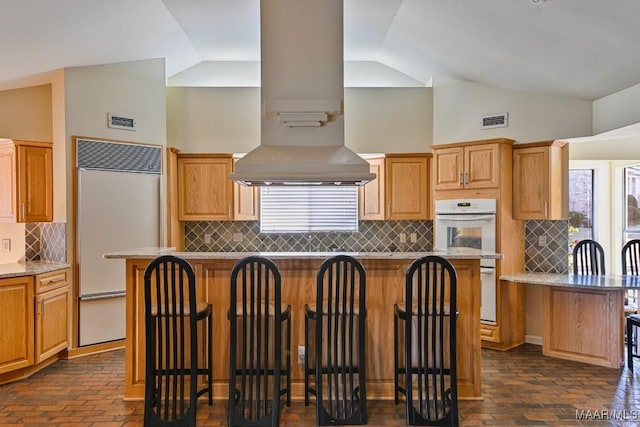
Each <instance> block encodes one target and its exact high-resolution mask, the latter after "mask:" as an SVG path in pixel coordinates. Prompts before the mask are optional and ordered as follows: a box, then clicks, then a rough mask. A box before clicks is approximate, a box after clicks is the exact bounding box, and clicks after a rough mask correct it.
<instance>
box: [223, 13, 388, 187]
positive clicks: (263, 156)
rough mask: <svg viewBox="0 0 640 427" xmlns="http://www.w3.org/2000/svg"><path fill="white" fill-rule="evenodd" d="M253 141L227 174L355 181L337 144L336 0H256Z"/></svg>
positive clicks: (339, 43)
mask: <svg viewBox="0 0 640 427" xmlns="http://www.w3.org/2000/svg"><path fill="white" fill-rule="evenodd" d="M260 34H261V42H260V43H261V55H262V59H261V80H262V83H261V143H260V145H259V146H258V147H257V148H255V149H254V150H252V151H250V152H249V153H247V154H246V155H245V156H244V157H242V158H240V159H239V160H238V161H237V162H236V163H235V166H234V172H233V173H231V174H230V175H229V177H230V178H231V179H232V180H234V181H237V182H239V183H241V184H243V185H251V186H265V185H362V184H365V183H367V182H368V181H371V180H372V179H374V178H375V177H376V175H375V174H374V173H371V172H370V169H369V164H368V163H367V161H366V160H364V159H362V158H361V157H360V156H358V155H357V154H356V153H354V152H353V151H351V150H350V149H348V148H347V147H345V145H344V105H343V98H344V76H343V68H344V65H343V62H344V57H343V3H342V0H320V1H318V0H261V2H260Z"/></svg>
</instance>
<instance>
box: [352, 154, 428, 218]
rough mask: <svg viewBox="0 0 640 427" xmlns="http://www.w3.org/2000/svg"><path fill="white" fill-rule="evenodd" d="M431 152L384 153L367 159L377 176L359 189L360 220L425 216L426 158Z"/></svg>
mask: <svg viewBox="0 0 640 427" xmlns="http://www.w3.org/2000/svg"><path fill="white" fill-rule="evenodd" d="M430 157H431V155H430V154H426V153H418V154H386V155H385V157H384V159H382V158H377V159H368V161H369V164H370V165H371V171H372V172H374V173H376V174H377V175H378V177H377V178H376V179H375V180H373V181H371V182H370V183H368V184H366V185H364V186H363V187H361V188H360V191H359V207H360V219H367V220H426V219H429V214H430V212H429V202H430V200H431V197H430V194H429V160H430Z"/></svg>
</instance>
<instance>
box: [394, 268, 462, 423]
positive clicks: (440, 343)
mask: <svg viewBox="0 0 640 427" xmlns="http://www.w3.org/2000/svg"><path fill="white" fill-rule="evenodd" d="M456 288H457V275H456V271H455V269H454V267H453V266H452V265H451V263H449V261H447V260H446V259H444V258H441V257H438V256H426V257H423V258H420V259H418V260H416V261H414V262H413V263H412V264H411V265H410V266H409V268H408V270H407V273H406V280H405V301H404V303H403V304H394V318H393V326H394V328H393V330H394V346H395V348H394V351H393V353H394V389H395V390H394V393H395V403H396V404H398V403H399V394H400V393H402V394H404V396H405V400H406V414H407V424H409V425H431V426H435V425H439V426H457V425H458V384H457V375H456V317H457V309H456ZM401 322H402V327H400V324H401ZM401 376H402V377H404V378H403V379H404V384H403V385H402V386H401V382H400V377H401Z"/></svg>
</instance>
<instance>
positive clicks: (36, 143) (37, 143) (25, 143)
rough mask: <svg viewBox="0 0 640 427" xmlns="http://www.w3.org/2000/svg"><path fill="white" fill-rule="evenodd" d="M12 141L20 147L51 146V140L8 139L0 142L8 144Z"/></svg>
mask: <svg viewBox="0 0 640 427" xmlns="http://www.w3.org/2000/svg"><path fill="white" fill-rule="evenodd" d="M11 141H13V145H15V146H16V147H17V146H22V147H39V148H53V143H52V142H40V141H21V140H17V139H8V140H7V141H2V142H1V143H0V144H10V143H11Z"/></svg>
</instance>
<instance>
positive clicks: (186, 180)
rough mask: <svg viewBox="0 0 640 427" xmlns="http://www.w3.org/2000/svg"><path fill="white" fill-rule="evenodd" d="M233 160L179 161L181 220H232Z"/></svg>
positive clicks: (198, 159) (191, 158) (190, 158)
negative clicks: (230, 175)
mask: <svg viewBox="0 0 640 427" xmlns="http://www.w3.org/2000/svg"><path fill="white" fill-rule="evenodd" d="M231 169H232V159H231V158H230V157H229V158H215V157H202V158H196V157H187V158H178V202H179V206H178V217H179V219H180V220H181V221H221V220H230V219H231V216H232V214H233V212H232V204H233V181H231V180H230V179H229V174H230V173H231Z"/></svg>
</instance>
